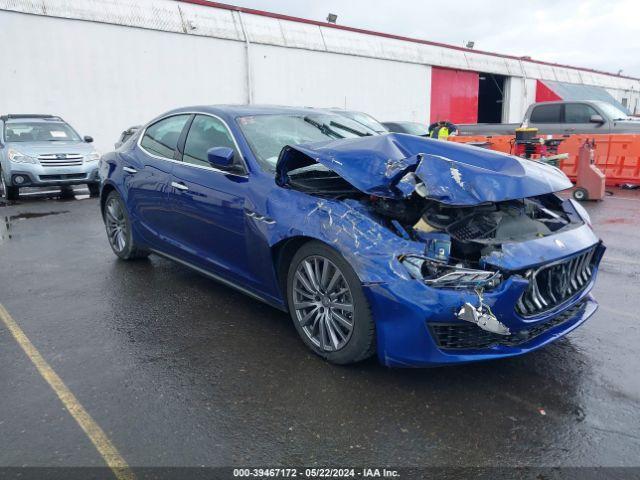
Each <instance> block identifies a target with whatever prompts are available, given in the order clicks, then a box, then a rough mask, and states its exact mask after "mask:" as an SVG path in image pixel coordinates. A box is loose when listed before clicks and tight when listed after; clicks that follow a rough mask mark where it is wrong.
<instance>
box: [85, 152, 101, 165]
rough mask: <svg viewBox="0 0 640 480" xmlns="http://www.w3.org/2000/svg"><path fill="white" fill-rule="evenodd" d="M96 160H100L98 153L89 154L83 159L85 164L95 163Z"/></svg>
mask: <svg viewBox="0 0 640 480" xmlns="http://www.w3.org/2000/svg"><path fill="white" fill-rule="evenodd" d="M97 160H100V154H99V153H98V152H91V153H90V154H89V155H86V156H85V157H84V161H85V163H90V162H95V161H97Z"/></svg>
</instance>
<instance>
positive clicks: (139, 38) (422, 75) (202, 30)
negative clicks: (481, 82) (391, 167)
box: [0, 0, 640, 150]
mask: <svg viewBox="0 0 640 480" xmlns="http://www.w3.org/2000/svg"><path fill="white" fill-rule="evenodd" d="M247 41H248V43H249V44H250V46H249V50H250V52H251V56H250V60H251V62H250V64H251V67H250V70H251V75H250V76H249V77H250V79H251V84H252V88H251V92H252V94H253V97H254V98H253V99H254V102H256V103H281V104H288V105H306V106H314V107H346V108H349V109H356V110H364V111H368V112H370V113H372V114H373V115H375V116H377V117H379V119H380V120H392V119H408V120H417V121H425V120H426V119H428V118H429V113H430V112H429V106H430V91H431V85H430V83H431V66H432V65H433V66H442V67H448V68H459V69H464V70H473V71H478V72H488V73H496V74H501V75H507V76H508V77H509V80H508V82H507V84H508V85H507V87H508V88H507V92H506V93H507V96H508V98H507V101H506V104H505V107H504V113H505V114H504V119H505V121H509V122H518V121H520V120H521V118H522V114H523V112H524V110H525V109H526V108H527V106H528V105H529V104H530V103H532V102H533V101H534V99H535V80H536V79H548V80H558V81H569V82H574V83H584V84H587V85H598V86H602V87H605V88H607V89H609V90H610V91H611V92H612V94H613V95H614V97H616V98H618V99H620V98H621V97H622V96H623V95H626V93H625V92H630V94H629V98H630V104H631V106H632V107H634V106H635V105H636V103H637V102H638V93H637V92H638V91H639V90H640V81H638V80H634V79H627V78H622V77H617V76H613V75H605V74H601V73H595V72H588V71H584V70H578V69H574V68H568V67H556V66H550V65H544V64H539V63H535V62H531V61H527V60H526V59H513V58H505V57H501V56H496V55H490V54H486V53H482V52H476V51H471V50H462V49H454V48H445V47H442V46H437V45H431V44H425V43H419V42H411V41H403V40H400V39H394V38H388V37H384V36H379V35H371V34H366V33H359V32H353V31H347V30H343V29H338V28H332V27H329V26H320V25H314V24H309V23H304V22H297V21H291V20H284V19H277V18H271V17H266V16H261V15H253V14H248V13H240V12H238V11H232V10H229V9H223V8H212V7H207V6H203V5H194V4H190V3H185V2H178V1H172V0H108V1H106V0H73V1H71V0H38V1H37V2H36V1H34V0H0V45H1V46H2V47H3V48H2V63H3V65H4V66H5V68H4V69H3V71H2V72H0V110H1V113H7V112H8V113H12V112H34V113H52V114H58V115H61V116H63V117H64V118H66V119H67V120H68V121H69V122H70V123H71V124H72V125H74V126H75V127H76V128H77V129H78V130H79V131H80V132H81V133H82V134H90V135H93V136H94V137H95V138H96V145H97V147H98V148H99V149H102V150H107V149H109V148H110V147H111V145H112V144H113V142H115V140H116V139H117V137H118V135H119V134H120V132H121V131H122V130H123V129H125V128H127V127H129V126H131V125H134V124H140V123H144V122H146V121H147V120H149V119H150V118H152V117H153V116H155V115H157V114H159V113H161V112H163V111H166V110H168V109H170V108H173V107H175V106H182V105H189V104H204V103H209V104H214V103H246V101H247V99H248V95H249V89H248V83H247V79H248V75H247V61H246V60H247V57H246V48H247V45H246V43H247ZM87 59H90V60H87ZM524 79H527V80H526V81H525V80H524Z"/></svg>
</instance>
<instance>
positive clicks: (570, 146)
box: [449, 134, 640, 186]
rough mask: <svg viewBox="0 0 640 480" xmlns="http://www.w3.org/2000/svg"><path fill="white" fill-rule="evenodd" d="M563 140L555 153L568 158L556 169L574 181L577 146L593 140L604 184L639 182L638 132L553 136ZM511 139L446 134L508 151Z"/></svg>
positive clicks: (454, 138) (459, 139) (578, 152)
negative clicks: (605, 181)
mask: <svg viewBox="0 0 640 480" xmlns="http://www.w3.org/2000/svg"><path fill="white" fill-rule="evenodd" d="M553 138H562V139H563V140H564V141H563V142H562V143H561V144H560V146H559V147H558V153H568V154H569V158H568V159H566V160H562V162H561V163H560V168H561V169H562V171H564V173H566V174H567V175H568V176H569V178H570V179H571V180H573V181H574V182H575V180H576V175H577V170H578V155H579V154H580V147H581V146H582V145H584V142H585V141H587V140H594V141H595V144H596V149H595V150H596V151H595V156H596V165H597V167H598V168H599V169H600V170H602V172H604V174H605V175H606V178H607V185H608V186H614V185H620V184H622V183H633V184H639V185H640V135H632V134H615V135H608V134H607V135H588V134H577V135H566V136H564V135H554V136H553ZM513 139H514V137H513V136H511V135H500V136H473V137H459V136H453V137H449V140H451V141H453V142H459V143H467V142H470V141H473V142H489V143H490V146H489V148H490V149H491V150H496V151H498V152H504V153H512V150H513Z"/></svg>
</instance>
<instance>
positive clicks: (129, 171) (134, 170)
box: [122, 167, 138, 173]
mask: <svg viewBox="0 0 640 480" xmlns="http://www.w3.org/2000/svg"><path fill="white" fill-rule="evenodd" d="M122 170H124V171H125V172H127V173H138V171H137V170H136V169H135V168H131V167H122Z"/></svg>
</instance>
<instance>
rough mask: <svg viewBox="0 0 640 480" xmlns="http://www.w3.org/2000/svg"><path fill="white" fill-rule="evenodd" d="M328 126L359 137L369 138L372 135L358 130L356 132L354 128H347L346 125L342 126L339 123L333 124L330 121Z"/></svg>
mask: <svg viewBox="0 0 640 480" xmlns="http://www.w3.org/2000/svg"><path fill="white" fill-rule="evenodd" d="M330 125H331V126H332V127H338V128H340V129H342V130H344V131H345V132H349V133H352V134H354V135H357V136H359V137H370V136H371V135H372V134H371V133H369V132H362V131H360V130H356V129H355V128H351V127H347V126H346V125H343V124H341V123H338V122H335V121H333V120H331V123H330Z"/></svg>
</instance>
